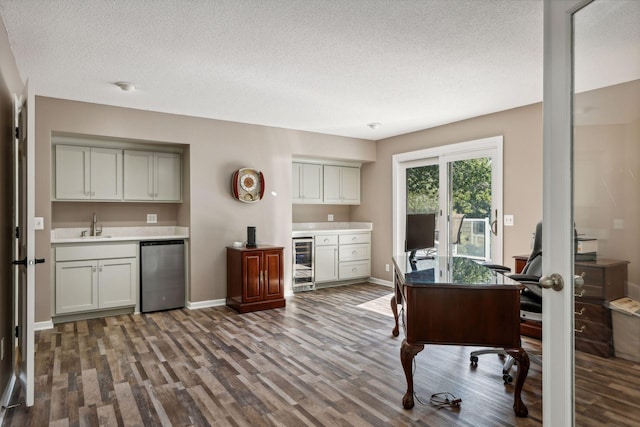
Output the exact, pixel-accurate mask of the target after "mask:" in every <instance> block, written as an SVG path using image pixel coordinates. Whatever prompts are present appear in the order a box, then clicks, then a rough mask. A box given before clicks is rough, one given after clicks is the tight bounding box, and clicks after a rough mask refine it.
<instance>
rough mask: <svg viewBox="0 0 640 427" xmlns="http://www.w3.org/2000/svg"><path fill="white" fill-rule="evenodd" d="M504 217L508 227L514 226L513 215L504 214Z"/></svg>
mask: <svg viewBox="0 0 640 427" xmlns="http://www.w3.org/2000/svg"><path fill="white" fill-rule="evenodd" d="M503 218H504V225H505V226H506V227H513V215H504V216H503Z"/></svg>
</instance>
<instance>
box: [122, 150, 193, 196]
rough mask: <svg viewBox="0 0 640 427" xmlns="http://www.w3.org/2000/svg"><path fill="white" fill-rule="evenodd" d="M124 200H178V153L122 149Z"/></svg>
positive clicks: (179, 190) (179, 170) (180, 165)
mask: <svg viewBox="0 0 640 427" xmlns="http://www.w3.org/2000/svg"><path fill="white" fill-rule="evenodd" d="M124 199H125V200H138V201H144V200H154V201H169V202H179V201H181V199H182V162H181V157H180V155H179V154H176V153H158V152H150V151H133V150H125V152H124Z"/></svg>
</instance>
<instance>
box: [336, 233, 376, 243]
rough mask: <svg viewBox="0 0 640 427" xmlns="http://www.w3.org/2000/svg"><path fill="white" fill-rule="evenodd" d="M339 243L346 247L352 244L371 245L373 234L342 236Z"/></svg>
mask: <svg viewBox="0 0 640 427" xmlns="http://www.w3.org/2000/svg"><path fill="white" fill-rule="evenodd" d="M339 241H340V242H339V243H340V244H341V245H346V244H351V243H370V242H371V233H352V234H341V235H340V237H339Z"/></svg>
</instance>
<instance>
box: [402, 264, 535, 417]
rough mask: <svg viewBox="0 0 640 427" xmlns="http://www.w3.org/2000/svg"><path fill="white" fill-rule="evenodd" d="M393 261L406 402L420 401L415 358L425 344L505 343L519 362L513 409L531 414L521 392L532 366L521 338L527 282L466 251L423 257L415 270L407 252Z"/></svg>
mask: <svg viewBox="0 0 640 427" xmlns="http://www.w3.org/2000/svg"><path fill="white" fill-rule="evenodd" d="M393 265H394V282H395V294H394V296H393V297H392V299H391V309H392V310H393V314H394V316H395V328H394V329H393V335H394V336H398V335H399V326H398V305H402V308H403V311H402V312H403V328H404V333H405V339H404V340H403V341H402V346H401V348H400V360H401V361H402V368H403V369H404V374H405V377H406V379H407V392H406V393H405V394H404V397H403V398H402V405H403V406H404V408H406V409H410V408H413V405H414V402H413V372H412V361H413V358H414V357H415V355H416V354H418V353H419V352H420V351H422V350H423V349H424V345H425V344H450V345H471V346H484V347H502V348H504V349H505V351H506V352H507V353H508V354H509V355H511V356H513V358H514V359H516V361H517V366H518V373H517V375H516V384H515V391H514V403H513V409H514V411H515V413H516V415H517V416H519V417H525V416H527V414H528V410H527V407H526V406H525V404H524V403H523V402H522V399H521V396H520V395H521V392H522V386H523V385H524V381H525V380H526V378H527V373H528V371H529V356H528V355H527V353H526V352H525V351H524V350H523V349H522V345H521V342H520V328H519V325H520V290H521V289H522V285H521V284H519V283H518V282H516V281H514V280H511V279H509V278H507V277H506V276H504V275H502V274H499V273H495V272H493V271H491V270H490V269H488V268H486V267H484V266H481V265H480V264H478V263H476V262H474V261H472V260H470V259H468V258H462V257H460V258H458V257H454V258H448V257H436V258H435V259H433V260H423V261H418V262H417V263H415V265H414V266H413V267H414V268H415V270H414V269H413V268H412V265H411V263H409V260H408V258H407V257H406V256H397V257H394V258H393ZM479 391H480V392H482V391H481V390H479Z"/></svg>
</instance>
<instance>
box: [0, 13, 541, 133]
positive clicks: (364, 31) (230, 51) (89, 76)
mask: <svg viewBox="0 0 640 427" xmlns="http://www.w3.org/2000/svg"><path fill="white" fill-rule="evenodd" d="M542 7H543V4H542V0H517V1H514V0H415V1H412V0H404V1H399V0H340V1H338V0H335V1H334V0H270V1H265V0H210V1H207V0H192V1H178V0H154V1H143V0H111V1H104V0H57V1H45V0H20V1H16V0H0V16H1V17H2V19H3V21H4V23H5V26H6V28H7V32H8V35H9V40H10V43H11V48H12V51H13V53H14V55H15V57H16V62H17V64H18V68H19V70H20V74H21V77H22V78H23V79H24V80H26V79H27V78H28V79H29V82H30V85H32V86H33V88H34V89H35V92H36V95H42V96H50V97H57V98H65V99H72V100H79V101H87V102H93V103H100V104H108V105H116V106H123V107H130V108H137V109H144V110H152V111H161V112H168V113H175V114H184V115H190V116H198V117H207V118H214V119H221V120H231V121H237V122H244V123H254V124H262V125H269V126H276V127H284V128H291V129H301V130H307V131H312V132H321V133H328V134H335V135H344V136H352V137H357V138H365V139H374V140H378V139H383V138H386V137H389V136H394V135H399V134H404V133H408V132H412V131H415V130H420V129H425V128H429V127H433V126H437V125H441V124H445V123H450V122H454V121H457V120H461V119H465V118H469V117H474V116H478V115H482V114H487V113H491V112H496V111H501V110H505V109H509V108H513V107H518V106H522V105H527V104H531V103H535V102H539V101H541V100H542V65H543V61H542V45H543V38H542V37H543V35H542V31H543V22H542ZM117 81H130V82H133V83H134V84H135V85H136V88H137V90H136V91H134V92H124V91H122V90H120V89H119V88H117V87H116V86H115V85H114V84H113V83H115V82H117ZM372 122H380V123H381V126H380V127H379V128H378V129H377V130H372V129H371V128H369V127H368V126H367V124H368V123H372Z"/></svg>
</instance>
